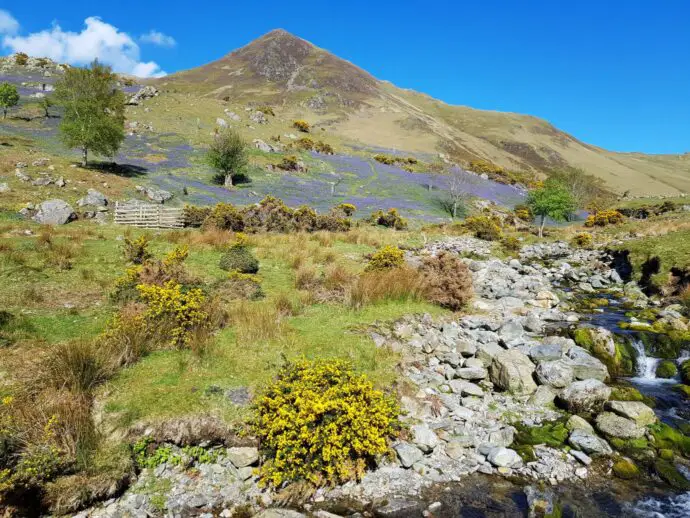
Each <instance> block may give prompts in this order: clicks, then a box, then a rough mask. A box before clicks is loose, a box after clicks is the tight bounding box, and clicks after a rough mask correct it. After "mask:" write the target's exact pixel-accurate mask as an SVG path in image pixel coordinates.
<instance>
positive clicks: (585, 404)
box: [559, 379, 611, 413]
mask: <svg viewBox="0 0 690 518" xmlns="http://www.w3.org/2000/svg"><path fill="white" fill-rule="evenodd" d="M610 395H611V389H610V388H609V387H607V386H606V385H604V384H603V383H602V382H601V381H599V380H596V379H589V380H582V381H575V382H574V383H571V384H570V385H568V387H566V388H565V389H564V390H563V392H561V395H560V396H559V399H560V401H561V402H562V403H563V404H564V405H565V407H566V408H567V409H568V410H569V411H570V412H572V413H578V412H595V411H598V410H600V409H601V408H603V406H604V403H605V402H606V401H607V400H608V399H609V396H610Z"/></svg>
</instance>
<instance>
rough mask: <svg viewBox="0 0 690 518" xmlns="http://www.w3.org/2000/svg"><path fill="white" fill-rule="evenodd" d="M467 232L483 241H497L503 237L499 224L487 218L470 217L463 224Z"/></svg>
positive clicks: (493, 219)
mask: <svg viewBox="0 0 690 518" xmlns="http://www.w3.org/2000/svg"><path fill="white" fill-rule="evenodd" d="M464 226H465V228H466V229H467V230H469V231H470V232H472V233H473V234H474V236H475V237H477V238H479V239H484V240H485V241H498V240H499V239H501V237H502V235H503V231H502V230H501V226H500V224H499V222H498V221H497V220H496V219H495V218H492V217H489V216H470V217H469V218H467V219H466V220H465V222H464Z"/></svg>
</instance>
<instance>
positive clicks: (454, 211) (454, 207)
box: [453, 201, 458, 219]
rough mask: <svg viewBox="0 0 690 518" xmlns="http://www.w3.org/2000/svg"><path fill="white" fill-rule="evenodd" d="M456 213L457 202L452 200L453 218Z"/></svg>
mask: <svg viewBox="0 0 690 518" xmlns="http://www.w3.org/2000/svg"><path fill="white" fill-rule="evenodd" d="M457 215H458V202H457V201H454V202H453V219H455V218H456V217H457Z"/></svg>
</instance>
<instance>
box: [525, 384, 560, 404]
mask: <svg viewBox="0 0 690 518" xmlns="http://www.w3.org/2000/svg"><path fill="white" fill-rule="evenodd" d="M554 399H556V394H555V393H554V391H553V390H551V389H550V388H549V387H547V386H546V385H542V386H541V387H537V391H536V392H535V393H534V394H532V396H531V397H530V398H529V400H528V401H527V402H528V403H529V404H530V405H534V406H538V407H544V406H546V405H550V404H552V403H553V401H554Z"/></svg>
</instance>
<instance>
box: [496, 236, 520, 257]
mask: <svg viewBox="0 0 690 518" xmlns="http://www.w3.org/2000/svg"><path fill="white" fill-rule="evenodd" d="M501 246H502V247H503V250H505V251H506V252H508V253H511V254H515V253H517V252H519V251H520V248H521V246H522V243H520V240H519V239H518V238H517V237H515V236H508V237H504V238H503V239H501Z"/></svg>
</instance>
